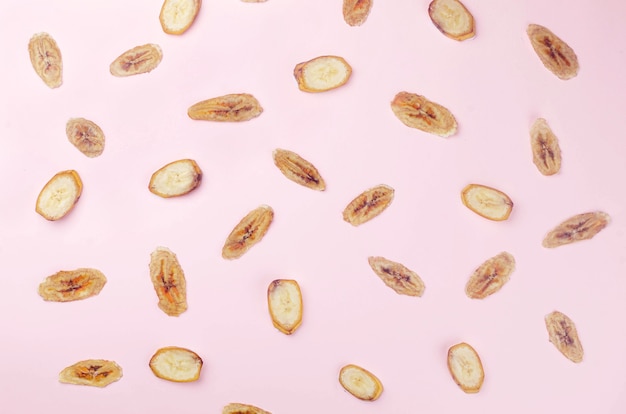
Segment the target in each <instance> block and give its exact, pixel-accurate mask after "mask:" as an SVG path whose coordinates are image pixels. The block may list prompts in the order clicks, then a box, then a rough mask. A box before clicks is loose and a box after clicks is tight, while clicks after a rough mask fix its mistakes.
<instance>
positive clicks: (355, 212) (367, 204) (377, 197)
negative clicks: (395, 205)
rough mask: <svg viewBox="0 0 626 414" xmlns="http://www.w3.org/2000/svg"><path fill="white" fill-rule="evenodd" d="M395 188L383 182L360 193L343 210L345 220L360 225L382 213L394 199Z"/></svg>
mask: <svg viewBox="0 0 626 414" xmlns="http://www.w3.org/2000/svg"><path fill="white" fill-rule="evenodd" d="M394 192H395V191H394V189H393V188H391V187H389V186H388V185H385V184H381V185H378V186H376V187H372V188H370V189H368V190H365V191H364V192H362V193H361V194H359V195H358V196H357V197H356V198H355V199H354V200H352V201H351V202H350V203H349V204H348V205H347V206H346V208H345V209H344V210H343V219H344V221H346V222H348V223H350V224H352V225H353V226H360V225H361V224H363V223H366V222H368V221H370V220H372V219H373V218H374V217H377V216H378V215H380V214H381V213H382V212H383V211H385V210H386V209H387V207H389V205H390V204H391V202H392V201H393V196H394Z"/></svg>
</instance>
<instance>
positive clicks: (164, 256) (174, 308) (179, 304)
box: [150, 247, 187, 316]
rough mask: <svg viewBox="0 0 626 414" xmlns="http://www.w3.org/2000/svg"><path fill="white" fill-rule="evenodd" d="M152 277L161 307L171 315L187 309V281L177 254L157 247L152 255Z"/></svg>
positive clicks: (177, 314)
mask: <svg viewBox="0 0 626 414" xmlns="http://www.w3.org/2000/svg"><path fill="white" fill-rule="evenodd" d="M150 279H151V280H152V285H153V286H154V290H155V291H156V294H157V296H158V298H159V309H161V310H162V311H163V312H165V313H166V314H167V315H169V316H179V315H180V314H181V313H183V312H185V311H186V310H187V283H186V280H185V274H184V273H183V269H182V267H181V266H180V263H178V259H177V258H176V255H175V254H174V253H173V252H172V251H171V250H170V249H168V248H166V247H157V248H156V250H154V251H153V252H152V254H151V255H150Z"/></svg>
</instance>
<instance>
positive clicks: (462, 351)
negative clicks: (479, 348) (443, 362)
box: [448, 342, 485, 394]
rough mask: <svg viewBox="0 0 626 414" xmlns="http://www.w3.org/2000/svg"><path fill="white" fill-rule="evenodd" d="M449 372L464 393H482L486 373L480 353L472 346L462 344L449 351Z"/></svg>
mask: <svg viewBox="0 0 626 414" xmlns="http://www.w3.org/2000/svg"><path fill="white" fill-rule="evenodd" d="M448 370H449V371H450V374H451V375H452V379H453V380H454V382H456V384H457V385H458V386H459V387H460V388H461V389H462V390H463V391H464V392H466V393H468V394H473V393H477V392H478V391H480V388H481V387H482V385H483V381H484V379H485V371H484V370H483V364H482V362H481V360H480V357H479V356H478V353H477V352H476V350H475V349H474V348H472V346H471V345H469V344H466V343H465V342H461V343H460V344H456V345H454V346H452V347H451V348H450V349H449V350H448Z"/></svg>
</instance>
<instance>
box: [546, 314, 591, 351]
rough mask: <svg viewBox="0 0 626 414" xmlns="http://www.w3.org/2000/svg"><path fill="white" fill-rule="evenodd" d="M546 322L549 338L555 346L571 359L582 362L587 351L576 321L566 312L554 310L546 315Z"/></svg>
mask: <svg viewBox="0 0 626 414" xmlns="http://www.w3.org/2000/svg"><path fill="white" fill-rule="evenodd" d="M545 323H546V329H547V330H548V338H549V340H550V342H552V344H553V345H554V346H555V348H556V349H558V350H559V352H560V353H561V354H563V356H565V357H566V358H567V359H569V360H570V361H572V362H575V363H579V362H582V360H583V356H584V353H585V352H584V350H583V346H582V344H581V343H580V339H579V338H578V331H577V330H576V325H575V324H574V322H573V321H572V320H571V319H570V318H569V317H568V316H567V315H565V314H564V313H562V312H559V311H554V312H551V313H549V314H547V315H546V316H545Z"/></svg>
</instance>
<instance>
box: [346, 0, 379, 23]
mask: <svg viewBox="0 0 626 414" xmlns="http://www.w3.org/2000/svg"><path fill="white" fill-rule="evenodd" d="M373 3H374V1H373V0H343V19H344V20H345V22H346V23H348V25H350V26H360V25H362V24H363V23H365V21H366V20H367V16H369V14H370V10H371V9H372V4H373Z"/></svg>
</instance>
